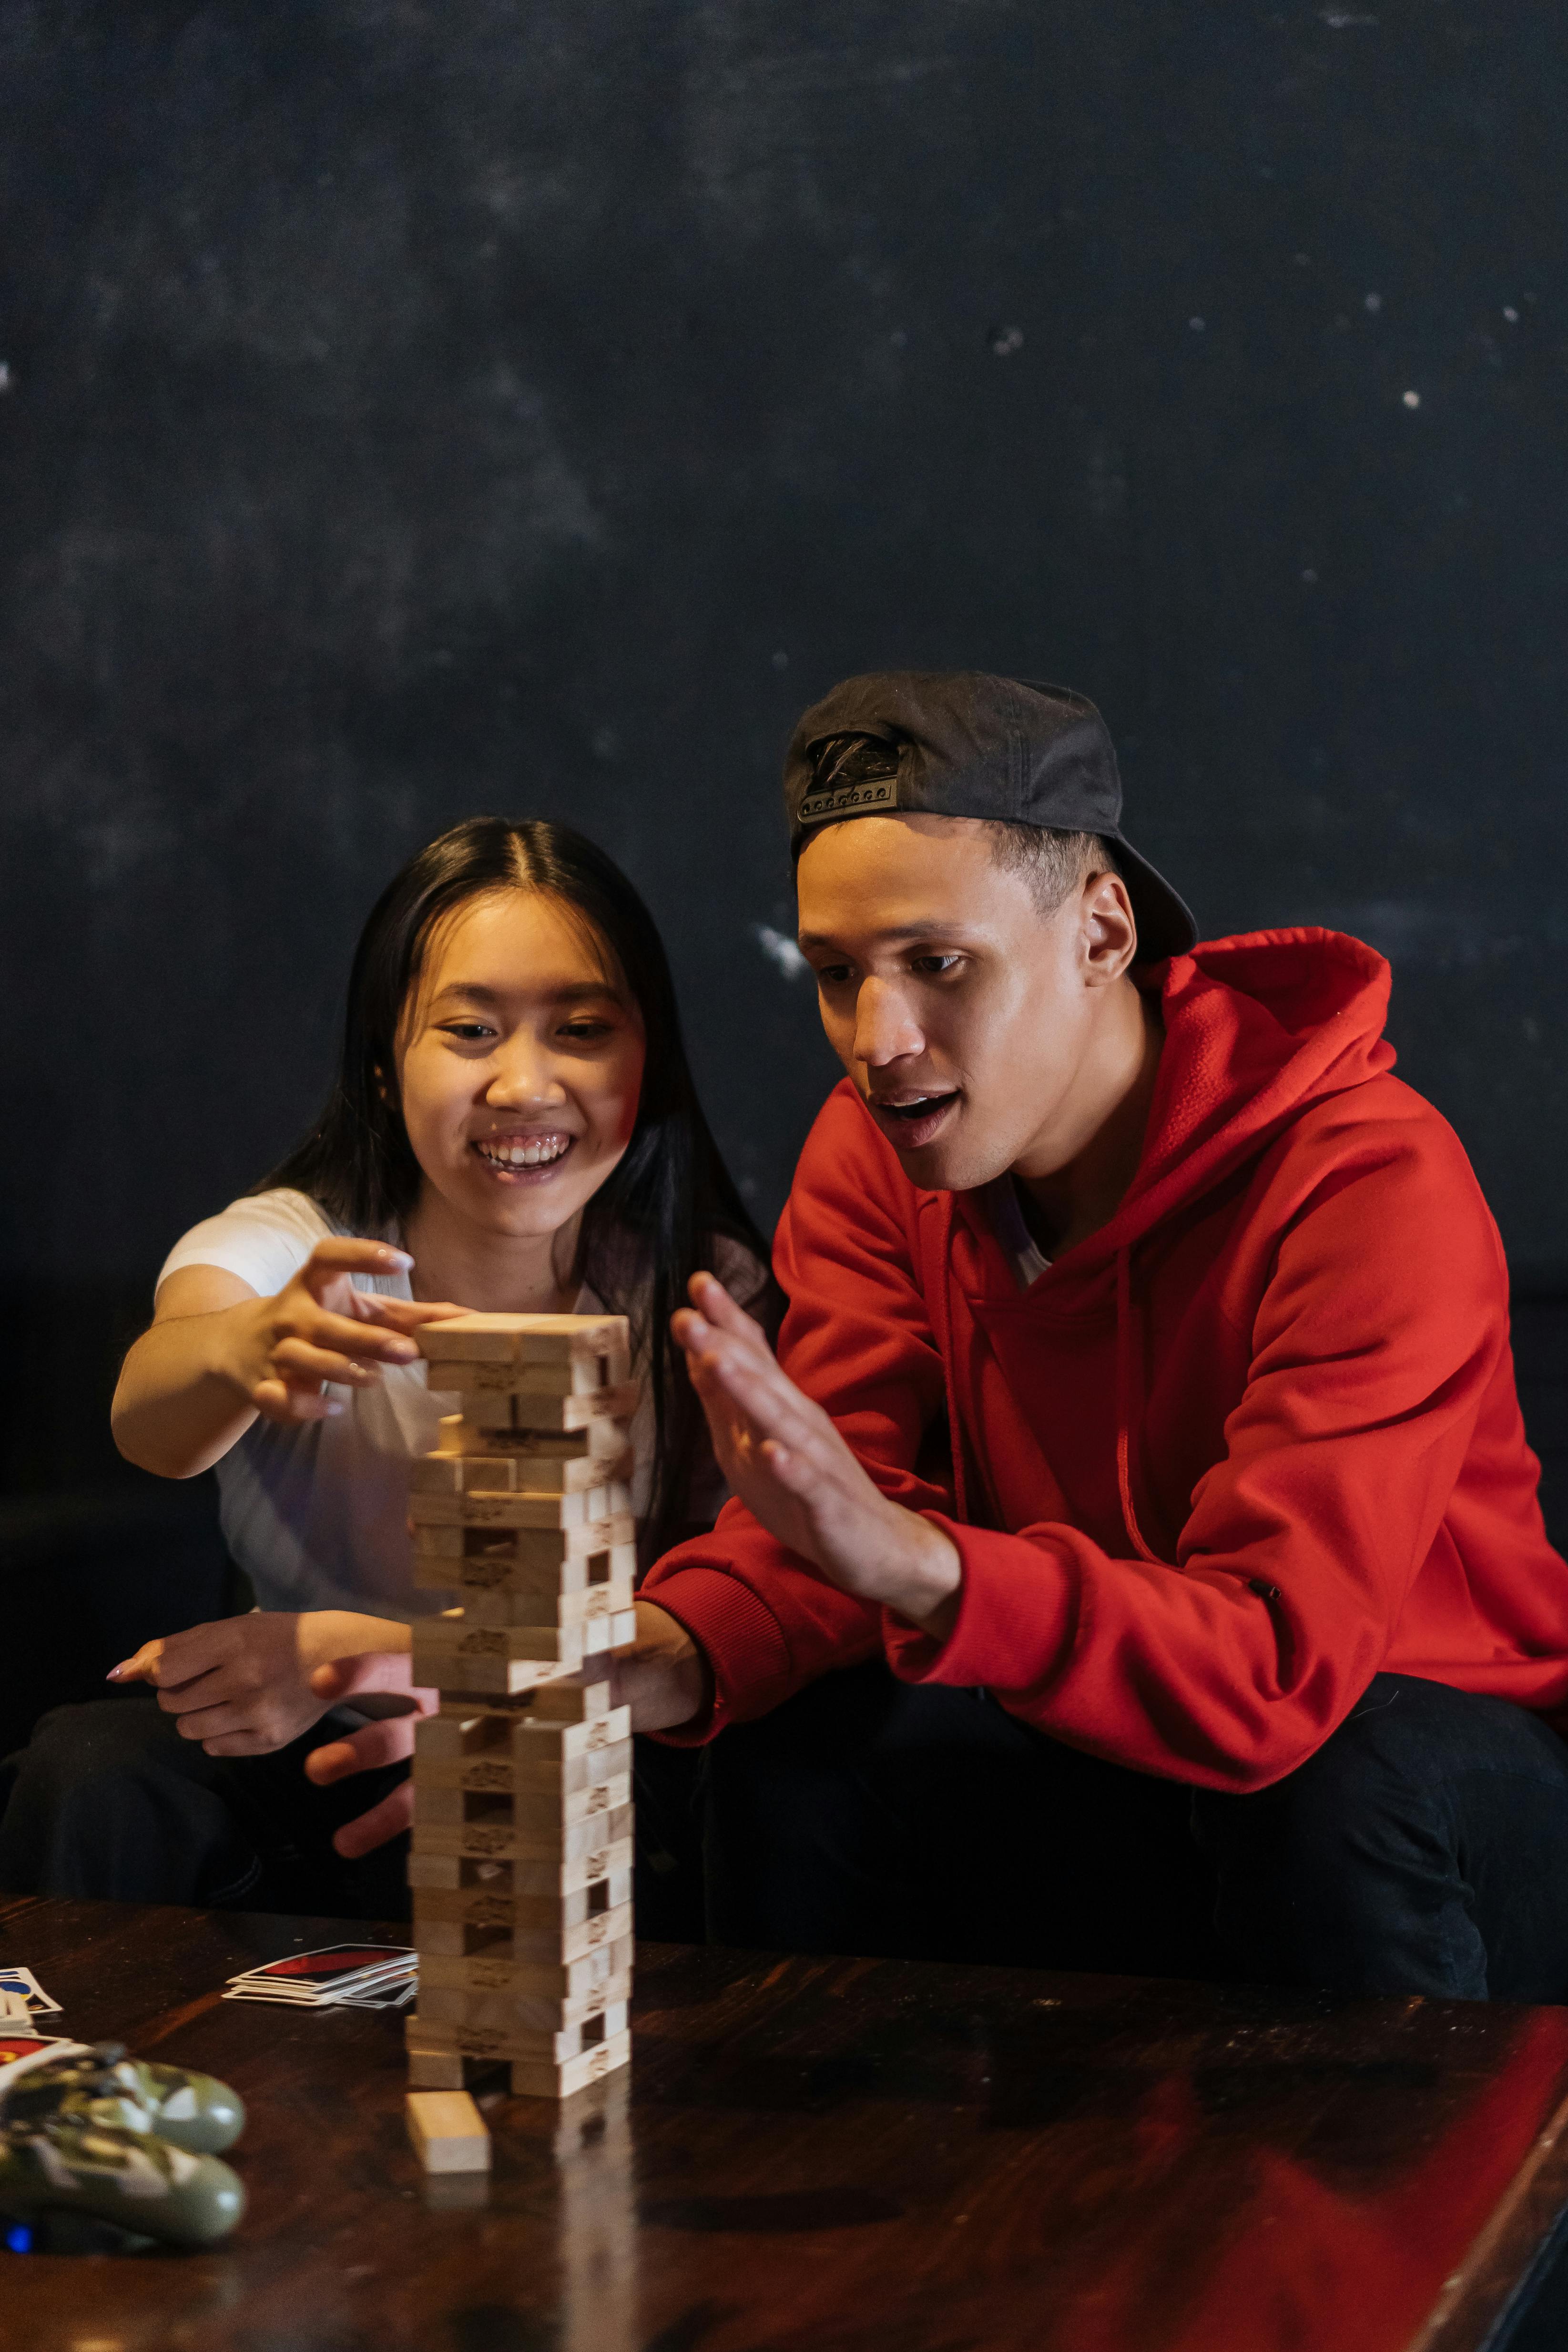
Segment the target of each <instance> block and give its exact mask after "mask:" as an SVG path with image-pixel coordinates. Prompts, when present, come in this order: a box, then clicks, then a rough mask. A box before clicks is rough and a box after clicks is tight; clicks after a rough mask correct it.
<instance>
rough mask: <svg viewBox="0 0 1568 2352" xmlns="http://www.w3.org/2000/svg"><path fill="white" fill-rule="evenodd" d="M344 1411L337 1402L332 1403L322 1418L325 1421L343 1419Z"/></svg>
mask: <svg viewBox="0 0 1568 2352" xmlns="http://www.w3.org/2000/svg"><path fill="white" fill-rule="evenodd" d="M342 1410H343V1408H342V1405H341V1404H339V1403H337V1402H336V1401H335V1400H333V1401H331V1402H329V1403H328V1406H327V1410H326V1412H324V1413H323V1414H322V1416H321V1418H322V1419H323V1421H336V1420H338V1419H339V1418H340V1417H341V1415H342Z"/></svg>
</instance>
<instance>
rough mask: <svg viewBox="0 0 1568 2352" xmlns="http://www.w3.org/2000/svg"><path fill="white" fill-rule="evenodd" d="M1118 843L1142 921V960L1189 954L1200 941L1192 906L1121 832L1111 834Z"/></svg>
mask: <svg viewBox="0 0 1568 2352" xmlns="http://www.w3.org/2000/svg"><path fill="white" fill-rule="evenodd" d="M1107 838H1108V839H1110V840H1111V841H1113V842H1114V843H1115V844H1116V862H1117V864H1118V865H1119V866H1120V867H1121V878H1122V880H1123V881H1124V882H1125V883H1126V885H1127V896H1128V897H1129V898H1131V901H1132V913H1133V917H1134V919H1135V920H1136V922H1137V925H1138V954H1137V959H1136V961H1138V962H1139V963H1158V962H1160V961H1162V960H1163V958H1164V957H1166V956H1173V955H1185V954H1186V952H1187V950H1188V949H1189V948H1190V947H1194V946H1195V945H1196V944H1197V937H1198V927H1197V925H1196V923H1195V922H1194V920H1193V911H1192V908H1190V907H1189V906H1188V905H1187V903H1186V900H1185V899H1184V898H1180V897H1178V896H1177V894H1176V892H1175V891H1174V890H1173V889H1172V887H1171V886H1170V884H1169V883H1168V882H1167V881H1166V879H1165V877H1164V876H1163V874H1162V873H1160V872H1159V871H1158V869H1157V868H1156V867H1154V866H1151V865H1150V863H1149V861H1148V859H1147V858H1146V857H1141V856H1139V854H1138V852H1137V851H1136V850H1135V849H1134V848H1133V846H1132V844H1131V842H1130V841H1128V840H1127V839H1126V838H1125V836H1124V835H1121V834H1120V833H1113V834H1110V835H1108V836H1107Z"/></svg>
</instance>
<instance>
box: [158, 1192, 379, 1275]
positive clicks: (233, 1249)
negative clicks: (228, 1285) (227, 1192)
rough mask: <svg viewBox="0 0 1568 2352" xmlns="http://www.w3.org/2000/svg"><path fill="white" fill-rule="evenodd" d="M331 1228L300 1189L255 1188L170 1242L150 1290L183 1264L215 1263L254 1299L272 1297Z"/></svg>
mask: <svg viewBox="0 0 1568 2352" xmlns="http://www.w3.org/2000/svg"><path fill="white" fill-rule="evenodd" d="M336 1231H337V1227H336V1226H335V1225H334V1224H333V1223H332V1221H331V1218H329V1217H328V1215H327V1213H326V1212H325V1210H324V1209H322V1208H321V1206H320V1204H319V1203H318V1202H315V1201H312V1200H311V1199H310V1195H309V1194H308V1193H305V1192H289V1191H279V1192H258V1193H256V1194H254V1195H253V1196H252V1197H251V1198H250V1199H249V1200H245V1201H231V1202H229V1204H228V1206H227V1208H226V1209H225V1210H223V1211H221V1212H220V1213H219V1214H218V1215H217V1216H216V1217H204V1218H203V1220H202V1222H201V1223H200V1224H199V1225H193V1226H192V1227H191V1230H190V1232H189V1233H188V1234H183V1235H182V1236H181V1238H180V1239H179V1240H178V1241H177V1242H176V1243H175V1244H174V1248H173V1249H172V1250H171V1251H170V1252H169V1255H168V1256H167V1257H166V1258H165V1259H164V1260H163V1265H162V1267H161V1268H160V1269H159V1274H158V1281H157V1283H156V1284H155V1285H154V1286H153V1287H154V1292H156V1290H157V1289H158V1288H160V1287H161V1286H162V1285H163V1284H164V1283H165V1282H167V1280H168V1278H169V1276H171V1275H172V1274H178V1273H179V1272H180V1271H181V1270H182V1268H184V1267H185V1266H188V1265H216V1266H221V1268H222V1269H223V1271H224V1273H225V1274H232V1275H237V1276H238V1278H239V1280H240V1281H241V1282H247V1283H248V1284H249V1285H250V1287H251V1288H252V1290H254V1291H255V1293H256V1295H257V1297H258V1298H272V1297H276V1295H277V1293H278V1292H279V1291H280V1290H281V1289H282V1288H283V1286H284V1285H285V1284H286V1283H289V1282H291V1281H292V1280H293V1278H294V1276H295V1275H297V1274H298V1273H299V1271H300V1267H301V1266H302V1265H304V1263H305V1260H306V1259H307V1258H308V1257H309V1256H310V1252H311V1251H312V1250H313V1249H314V1248H315V1246H316V1244H317V1243H318V1242H319V1241H323V1240H325V1238H326V1236H327V1235H328V1234H331V1233H335V1232H336Z"/></svg>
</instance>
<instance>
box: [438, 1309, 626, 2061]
mask: <svg viewBox="0 0 1568 2352" xmlns="http://www.w3.org/2000/svg"><path fill="white" fill-rule="evenodd" d="M419 1344H420V1347H421V1349H423V1350H424V1352H425V1354H426V1357H427V1358H428V1359H429V1363H430V1370H429V1381H430V1386H431V1388H432V1389H434V1390H437V1391H443V1390H445V1391H457V1392H458V1394H459V1395H460V1398H461V1402H462V1412H460V1413H459V1414H457V1415H454V1416H453V1417H451V1418H450V1419H447V1420H444V1421H443V1422H442V1423H441V1436H442V1444H441V1449H440V1451H439V1452H438V1453H436V1454H426V1456H425V1457H424V1459H423V1460H422V1461H419V1462H416V1464H415V1465H414V1477H413V1493H412V1496H411V1499H410V1517H411V1519H412V1521H413V1526H414V1540H415V1553H416V1566H415V1580H416V1583H417V1584H419V1585H421V1586H423V1587H424V1588H426V1590H436V1591H448V1592H450V1591H458V1592H460V1593H461V1595H462V1604H461V1606H460V1608H458V1609H454V1610H449V1611H447V1612H446V1613H445V1614H443V1615H441V1616H437V1617H434V1618H426V1619H422V1620H420V1621H419V1622H418V1623H416V1626H415V1629H414V1679H415V1681H416V1683H419V1684H422V1685H434V1686H435V1687H436V1688H437V1689H438V1690H439V1692H440V1694H441V1707H440V1712H439V1714H438V1715H434V1716H429V1717H426V1718H425V1719H424V1720H423V1721H421V1723H420V1724H419V1726H418V1729H417V1732H416V1749H415V1759H414V1842H413V1851H412V1853H411V1854H410V1856H409V1864H408V1877H409V1884H410V1885H411V1886H412V1888H413V1891H414V1940H415V1943H416V1947H417V1948H418V1953H419V2006H418V2011H417V2014H416V2016H414V2017H412V2018H411V2019H410V2020H409V2021H408V2050H409V2080H410V2083H411V2084H412V2085H413V2087H414V2088H415V2089H416V2090H431V2091H434V2090H460V2089H461V2088H462V2087H463V2086H464V2084H465V2082H466V2081H467V2080H468V2079H469V2078H470V2077H471V2075H472V2074H473V2073H474V2071H475V2070H476V2069H477V2068H479V2066H482V2065H492V2066H493V2065H494V2064H495V2063H497V2062H498V2061H503V2062H505V2063H508V2064H510V2068H511V2084H512V2089H513V2090H514V2091H516V2092H523V2093H533V2094H537V2095H541V2096H543V2097H549V2098H564V2097H566V2096H567V2095H570V2094H571V2093H572V2092H574V2091H575V2090H578V2089H579V2088H581V2087H582V2086H583V2085H584V2084H587V2083H591V2082H594V2081H595V2080H597V2078H598V2077H599V2076H601V2075H604V2074H608V2073H610V2072H611V2070H612V2069H613V2068H615V2067H616V2066H619V2065H623V2064H624V2063H626V2058H627V2057H628V2056H629V2054H630V2038H629V2035H628V2033H627V2031H626V2003H627V2001H628V2000H629V1998H630V1994H631V1953H632V1943H631V1937H632V1913H631V1892H632V1806H631V1721H630V1714H629V1710H628V1709H627V1708H626V1707H614V1708H613V1707H612V1706H611V1705H610V1684H609V1652H610V1651H611V1650H612V1649H614V1648H615V1647H616V1646H617V1645H618V1644H620V1643H626V1642H629V1641H630V1640H631V1638H632V1634H633V1632H634V1629H635V1625H636V1618H635V1616H634V1613H633V1602H632V1591H633V1578H634V1575H635V1572H636V1565H637V1551H636V1532H637V1531H636V1526H635V1522H634V1521H633V1519H632V1517H631V1491H630V1483H629V1482H630V1478H631V1453H630V1446H629V1440H628V1433H627V1423H629V1421H630V1418H631V1415H632V1412H633V1409H634V1407H635V1405H636V1402H637V1394H636V1391H635V1390H634V1389H633V1388H632V1387H631V1386H630V1385H629V1383H628V1370H629V1366H628V1358H627V1332H626V1321H625V1318H622V1317H619V1316H579V1315H462V1316H458V1317H456V1318H452V1319H450V1320H448V1321H447V1322H443V1323H436V1324H432V1325H430V1326H429V1327H428V1328H426V1329H425V1330H424V1331H422V1332H421V1333H420V1334H419Z"/></svg>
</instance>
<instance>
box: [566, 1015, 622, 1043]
mask: <svg viewBox="0 0 1568 2352" xmlns="http://www.w3.org/2000/svg"><path fill="white" fill-rule="evenodd" d="M561 1034H562V1035H563V1037H570V1038H571V1039H572V1040H573V1041H574V1044H576V1045H595V1044H597V1042H598V1040H599V1039H600V1038H601V1037H607V1036H608V1035H609V1034H610V1024H609V1023H608V1022H607V1021H574V1022H572V1023H570V1024H568V1026H567V1027H566V1028H564V1029H563V1030H562V1032H561Z"/></svg>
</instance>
